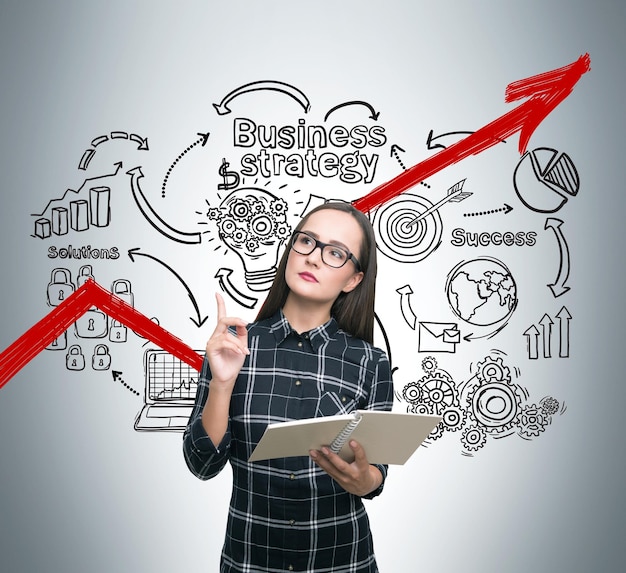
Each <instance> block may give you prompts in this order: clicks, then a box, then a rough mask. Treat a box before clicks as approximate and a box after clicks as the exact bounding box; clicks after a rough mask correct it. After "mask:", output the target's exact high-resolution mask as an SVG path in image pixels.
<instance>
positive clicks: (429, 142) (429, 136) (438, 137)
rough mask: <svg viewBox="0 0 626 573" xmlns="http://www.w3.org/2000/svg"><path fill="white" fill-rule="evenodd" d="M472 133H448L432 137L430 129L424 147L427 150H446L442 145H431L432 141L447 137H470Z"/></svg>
mask: <svg viewBox="0 0 626 573" xmlns="http://www.w3.org/2000/svg"><path fill="white" fill-rule="evenodd" d="M472 133H474V132H473V131H449V132H448V133H441V134H439V135H438V136H437V137H433V130H432V129H431V130H430V131H429V132H428V135H427V136H426V147H427V148H428V149H437V148H440V149H446V146H445V145H443V143H433V141H435V140H437V139H441V138H442V137H447V136H449V135H471V134H472Z"/></svg>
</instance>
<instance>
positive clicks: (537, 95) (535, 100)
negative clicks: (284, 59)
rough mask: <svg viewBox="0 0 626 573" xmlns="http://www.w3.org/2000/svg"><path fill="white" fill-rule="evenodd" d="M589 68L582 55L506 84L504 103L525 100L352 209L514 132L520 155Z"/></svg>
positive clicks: (378, 201)
mask: <svg viewBox="0 0 626 573" xmlns="http://www.w3.org/2000/svg"><path fill="white" fill-rule="evenodd" d="M590 68H591V59H590V57H589V54H585V55H583V56H580V58H578V59H577V60H576V61H574V62H572V63H571V64H569V65H567V66H564V67H562V68H558V69H556V70H552V71H549V72H545V73H542V74H538V75H536V76H532V77H530V78H526V79H523V80H519V81H516V82H513V83H511V84H509V85H508V86H507V88H506V90H505V94H504V101H505V102H507V103H510V102H513V101H518V100H520V99H524V98H528V99H527V100H526V101H525V102H523V103H521V104H520V105H518V106H517V107H516V108H514V109H512V110H511V111H509V112H507V113H505V114H504V115H502V116H500V117H498V118H497V119H495V120H493V121H492V122H491V123H488V124H487V125H485V126H484V127H481V128H480V129H478V130H477V131H475V132H474V133H472V134H470V135H468V136H467V137H465V138H463V139H461V140H460V141H457V142H456V143H453V144H452V145H450V146H449V147H447V148H446V149H442V150H441V151H439V152H437V153H435V154H434V155H432V156H431V157H429V158H427V159H425V160H424V161H421V162H420V163H418V164H417V165H414V166H413V167H410V168H409V169H407V170H406V171H403V172H402V173H400V174H399V175H397V176H396V177H394V178H393V179H391V180H390V181H387V182H386V183H383V184H382V185H379V186H378V187H376V188H375V189H374V190H373V191H371V192H370V193H368V194H367V195H365V196H364V197H361V198H360V199H356V200H355V201H353V202H352V203H353V205H354V206H355V207H356V208H357V209H359V210H361V211H363V212H367V211H371V210H372V209H374V208H375V207H378V206H379V205H382V204H383V203H385V202H387V201H389V200H390V199H393V198H394V197H397V196H398V195H400V194H401V193H403V192H404V191H406V190H407V189H410V188H411V187H413V186H414V185H417V184H418V183H419V182H420V181H425V180H426V179H428V178H429V177H431V176H432V175H434V174H435V173H438V172H439V171H441V170H442V169H444V168H446V167H448V166H450V165H453V164H454V163H457V162H459V161H461V160H462V159H465V158H466V157H470V156H471V155H477V154H479V153H481V152H482V151H484V150H485V149H489V148H490V147H492V146H494V145H496V144H497V143H498V142H499V141H501V140H502V139H507V138H509V137H511V136H512V135H513V134H514V133H517V132H519V134H520V139H519V152H520V155H522V154H523V153H524V152H525V151H526V147H527V146H528V142H529V141H530V137H531V135H532V134H533V132H534V131H535V129H537V127H538V126H539V124H540V123H541V122H542V121H543V120H544V119H545V118H546V117H547V116H548V115H549V114H550V112H552V110H554V108H556V107H557V106H558V105H559V104H560V103H561V102H562V101H563V100H564V99H565V98H566V97H567V96H568V95H569V94H570V93H571V92H572V90H573V89H574V86H575V85H576V83H577V82H578V80H579V79H580V78H581V76H582V75H583V74H584V73H586V72H587V71H589V69H590Z"/></svg>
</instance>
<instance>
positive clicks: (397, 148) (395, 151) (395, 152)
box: [389, 143, 430, 189]
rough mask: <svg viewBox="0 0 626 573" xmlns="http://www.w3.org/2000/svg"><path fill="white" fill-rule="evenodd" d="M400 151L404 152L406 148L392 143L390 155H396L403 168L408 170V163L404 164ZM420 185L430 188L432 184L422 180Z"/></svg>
mask: <svg viewBox="0 0 626 573" xmlns="http://www.w3.org/2000/svg"><path fill="white" fill-rule="evenodd" d="M398 151H402V153H404V149H402V148H401V147H400V146H399V145H396V144H395V143H394V144H392V145H391V150H390V151H389V155H390V156H391V157H395V158H396V161H397V162H398V163H399V164H400V167H402V170H403V171H406V165H405V164H404V162H403V161H402V159H400V155H399V154H398ZM420 185H424V187H427V188H428V189H430V185H429V184H428V183H426V181H420Z"/></svg>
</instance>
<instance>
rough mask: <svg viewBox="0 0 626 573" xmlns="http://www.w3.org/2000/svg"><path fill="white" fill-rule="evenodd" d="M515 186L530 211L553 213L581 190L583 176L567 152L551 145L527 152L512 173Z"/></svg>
mask: <svg viewBox="0 0 626 573" xmlns="http://www.w3.org/2000/svg"><path fill="white" fill-rule="evenodd" d="M513 187H514V188H515V192H516V193H517V196H518V197H519V199H520V201H521V202H522V203H523V204H524V205H525V206H526V207H528V208H529V209H530V210H531V211H536V212H538V213H554V212H556V211H558V210H559V209H560V208H561V207H562V206H563V205H565V203H567V200H568V199H569V198H570V197H574V196H575V195H576V194H577V193H578V190H579V189H580V177H579V176H578V171H577V170H576V166H575V165H574V162H573V161H572V160H571V159H570V157H569V156H568V155H567V154H566V153H559V152H558V151H557V150H556V149H552V148H549V147H538V148H536V149H533V150H532V151H527V152H526V153H524V155H522V157H521V158H520V160H519V162H518V164H517V166H516V167H515V171H514V172H513Z"/></svg>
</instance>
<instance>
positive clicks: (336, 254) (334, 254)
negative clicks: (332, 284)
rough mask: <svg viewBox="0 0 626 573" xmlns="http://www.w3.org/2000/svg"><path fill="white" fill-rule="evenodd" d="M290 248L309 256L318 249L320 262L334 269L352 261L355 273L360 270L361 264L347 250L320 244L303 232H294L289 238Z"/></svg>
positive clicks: (320, 242)
mask: <svg viewBox="0 0 626 573" xmlns="http://www.w3.org/2000/svg"><path fill="white" fill-rule="evenodd" d="M290 245H291V248H292V249H293V250H294V251H295V252H296V253H298V254H300V255H310V254H311V253H312V252H313V251H314V250H315V249H317V248H319V249H320V251H321V252H322V262H323V263H324V264H326V265H328V266H329V267H333V268H334V269H340V268H341V267H343V266H344V265H345V264H346V263H347V262H348V261H350V260H351V261H352V262H353V263H354V266H355V267H356V270H357V271H360V270H361V263H359V261H358V259H357V258H356V257H355V256H354V255H353V254H352V253H351V252H350V251H348V250H347V249H344V248H343V247H340V246H338V245H331V244H329V243H322V241H318V240H317V239H316V238H315V237H312V236H311V235H309V234H308V233H305V232H304V231H296V232H295V233H294V234H293V236H292V237H291V243H290Z"/></svg>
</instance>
